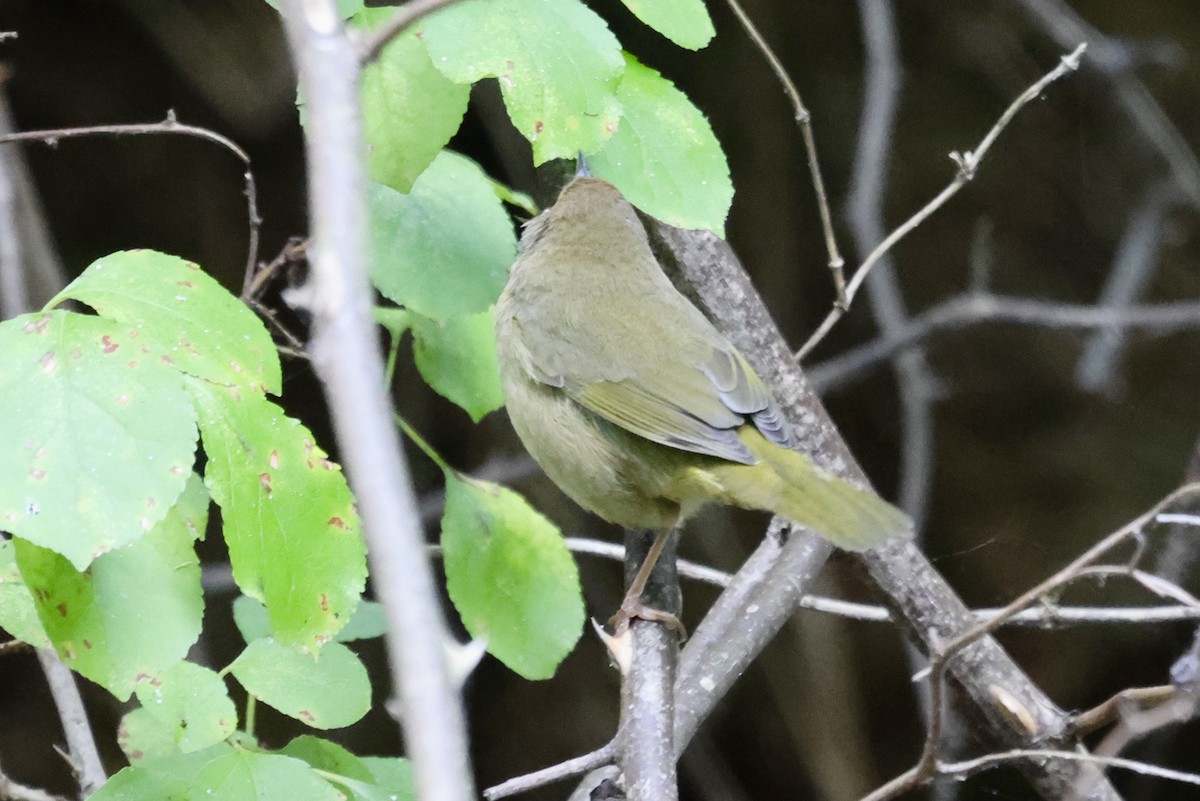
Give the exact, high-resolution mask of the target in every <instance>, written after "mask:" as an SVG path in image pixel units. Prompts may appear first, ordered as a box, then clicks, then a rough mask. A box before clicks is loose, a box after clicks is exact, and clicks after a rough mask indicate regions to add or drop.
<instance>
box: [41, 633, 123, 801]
mask: <svg viewBox="0 0 1200 801" xmlns="http://www.w3.org/2000/svg"><path fill="white" fill-rule="evenodd" d="M37 655H38V662H40V663H41V665H42V672H43V673H45V674H46V681H47V683H48V684H49V685H50V694H51V695H52V696H53V697H54V705H55V706H56V707H58V717H59V720H61V721H62V728H63V735H65V736H66V738H67V748H68V749H69V751H70V756H71V765H72V767H73V768H74V769H75V773H76V778H77V779H78V781H79V790H80V792H81V793H82V794H83V796H84V797H87V796H89V795H91V794H92V793H94V792H95V791H96V790H98V789H100V787H102V786H103V785H104V782H105V781H107V780H108V776H107V774H105V772H104V763H103V762H101V761H100V752H99V751H98V750H97V749H96V738H95V737H94V736H92V726H91V724H90V723H88V716H87V709H86V708H85V707H84V705H83V697H82V696H81V695H80V694H79V687H78V686H77V685H76V684H75V676H74V674H72V673H71V669H70V668H69V667H67V666H66V665H65V664H63V662H62V660H61V659H59V658H58V654H57V653H55V651H54V650H53V649H51V648H39V649H37Z"/></svg>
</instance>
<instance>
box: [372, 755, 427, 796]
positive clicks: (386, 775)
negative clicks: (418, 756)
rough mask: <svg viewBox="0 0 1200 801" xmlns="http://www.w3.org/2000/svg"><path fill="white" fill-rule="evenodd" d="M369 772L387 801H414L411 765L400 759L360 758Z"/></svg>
mask: <svg viewBox="0 0 1200 801" xmlns="http://www.w3.org/2000/svg"><path fill="white" fill-rule="evenodd" d="M362 762H363V764H364V765H366V766H367V769H368V770H369V771H371V775H372V776H373V777H374V779H375V786H376V787H378V788H380V789H381V790H383V792H384V794H385V798H386V799H388V801H416V799H417V791H416V789H415V786H414V784H413V775H412V763H411V762H409V761H408V760H407V759H402V758H400V757H362Z"/></svg>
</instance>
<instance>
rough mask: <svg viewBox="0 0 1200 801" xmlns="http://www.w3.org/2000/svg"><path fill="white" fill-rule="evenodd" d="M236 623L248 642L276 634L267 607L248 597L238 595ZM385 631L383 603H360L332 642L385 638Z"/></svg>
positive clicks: (234, 615)
mask: <svg viewBox="0 0 1200 801" xmlns="http://www.w3.org/2000/svg"><path fill="white" fill-rule="evenodd" d="M233 621H234V623H236V624H237V627H238V631H239V632H241V635H242V638H243V639H244V640H245V641H246V642H251V641H253V640H257V639H259V638H260V637H271V636H273V635H274V634H275V632H274V631H273V630H272V629H271V620H270V618H269V617H267V608H266V607H265V606H263V605H262V604H260V603H259V602H258V601H256V600H254V599H253V598H251V597H249V596H246V595H239V596H238V597H237V599H236V600H235V601H234V602H233ZM386 631H387V621H386V620H385V619H384V616H383V604H380V603H378V602H376V601H359V604H358V607H357V608H355V610H354V614H353V615H351V616H350V622H348V623H347V624H346V627H345V628H343V629H342V630H341V631H339V632H338V633H337V634H335V635H334V636H333V639H334V641H335V642H352V641H354V640H369V639H372V638H375V637H382V636H383V635H384V633H385V632H386Z"/></svg>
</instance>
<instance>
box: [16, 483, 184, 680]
mask: <svg viewBox="0 0 1200 801" xmlns="http://www.w3.org/2000/svg"><path fill="white" fill-rule="evenodd" d="M191 475H192V479H191V480H190V481H189V482H188V485H187V488H186V489H185V490H184V492H183V494H182V495H180V496H179V501H178V502H177V503H176V504H175V506H173V507H172V508H171V509H170V511H169V514H168V515H167V517H166V518H165V519H164V520H163V521H162V522H160V523H159V524H158V525H156V526H155V527H154V528H152V529H151V530H150V531H148V532H147V533H146V535H145V536H144V537H142V538H141V539H140V540H138V541H137V542H135V543H133V544H131V545H126V546H125V547H123V548H119V549H117V550H115V551H111V552H110V553H106V554H104V555H103V556H101V557H100V558H98V559H97V560H96V561H95V562H93V563H92V565H91V567H90V568H88V570H87V571H86V572H83V573H81V572H78V571H77V570H75V568H74V567H73V566H72V565H71V563H70V562H68V561H67V560H66V559H65V558H64V557H62V556H60V555H59V554H57V553H55V552H54V551H50V550H48V549H46V548H41V547H39V546H37V545H34V544H33V543H30V542H26V541H25V540H21V539H18V540H16V541H15V544H16V553H17V564H18V565H19V566H20V568H21V575H22V576H23V577H24V579H25V583H26V584H27V585H28V586H29V589H30V590H31V591H32V593H33V596H34V600H35V603H36V604H37V609H38V614H39V616H40V618H41V621H42V625H43V626H45V629H46V633H47V634H48V635H49V636H50V639H51V640H53V642H54V644H55V646H56V647H57V649H58V652H59V654H61V655H62V657H63V660H64V661H65V662H66V663H67V664H68V665H70V666H71V667H72V668H74V669H75V670H76V671H78V672H79V673H80V674H82V675H83V676H86V677H87V678H89V679H91V680H92V681H94V682H96V683H97V684H100V685H102V686H104V687H105V688H107V689H108V690H109V692H111V693H112V694H113V695H115V696H117V697H118V698H120V699H122V700H124V699H126V698H128V697H129V694H130V693H131V692H132V691H133V689H134V685H135V684H136V683H137V682H139V681H143V680H152V679H153V678H154V677H156V676H157V675H158V674H159V673H160V672H161V671H164V670H166V669H167V668H169V667H171V666H172V665H174V664H176V663H177V662H179V661H180V660H181V659H183V658H184V656H186V655H187V652H188V649H189V648H190V647H191V646H192V644H193V643H194V642H196V639H197V638H198V637H199V636H200V625H201V617H202V615H203V612H204V600H203V597H202V593H201V588H200V564H199V560H198V559H197V558H196V553H195V550H194V549H193V546H192V543H193V541H194V540H195V539H196V538H197V537H200V536H202V535H203V533H204V526H205V523H206V520H207V515H208V494H207V493H206V492H205V491H204V485H203V483H202V482H201V481H200V479H199V477H198V476H196V475H195V474H191Z"/></svg>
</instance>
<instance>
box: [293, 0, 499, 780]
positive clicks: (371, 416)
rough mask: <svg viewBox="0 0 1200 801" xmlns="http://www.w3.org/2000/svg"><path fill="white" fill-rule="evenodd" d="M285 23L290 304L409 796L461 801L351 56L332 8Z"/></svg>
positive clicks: (458, 732)
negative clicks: (382, 663)
mask: <svg viewBox="0 0 1200 801" xmlns="http://www.w3.org/2000/svg"><path fill="white" fill-rule="evenodd" d="M284 21H285V23H286V29H287V34H288V41H289V44H290V46H291V49H292V52H293V58H294V59H295V61H296V64H297V67H298V72H299V74H300V85H301V87H303V91H304V98H305V103H306V106H307V111H308V120H307V125H306V127H305V138H306V145H307V152H308V162H309V182H308V186H309V203H310V210H309V213H310V215H311V220H312V236H313V242H312V247H311V248H310V250H309V253H310V262H311V264H312V277H311V279H310V284H309V285H308V286H306V287H304V288H303V289H301V290H299V291H298V292H297V295H298V297H297V298H296V300H297V301H299V302H303V303H304V304H305V305H307V306H308V308H309V309H310V310H311V311H312V313H313V339H312V346H311V350H312V357H313V359H312V361H313V367H314V369H315V370H316V372H317V375H318V377H319V378H320V379H321V383H322V386H323V387H324V390H325V396H326V399H327V401H328V403H329V407H330V410H331V411H332V414H333V423H334V428H335V430H336V432H337V436H338V441H339V444H340V445H341V447H342V453H343V454H344V457H345V462H346V470H347V474H348V476H349V479H350V484H351V486H352V487H353V489H354V492H355V497H356V498H357V501H358V505H359V510H360V512H361V514H362V521H363V530H364V533H365V535H366V538H367V546H368V553H369V557H370V561H371V576H372V579H373V584H374V587H375V591H376V593H377V595H378V597H379V599H380V601H382V602H383V604H384V607H385V610H386V617H387V622H388V659H389V666H390V668H391V673H392V679H393V683H394V686H395V690H396V692H398V694H399V700H400V716H401V720H402V722H403V725H404V731H405V735H406V737H405V741H406V743H407V746H408V752H409V756H410V758H411V759H412V761H413V769H414V773H415V777H416V784H417V792H418V796H419V797H420V798H421V799H422V801H468V799H471V798H474V797H475V791H474V787H473V781H472V776H471V768H470V762H469V760H468V754H467V736H466V725H465V721H464V716H463V710H462V705H461V701H460V699H459V697H458V687H457V686H456V685H455V682H454V680H453V679H452V678H451V675H450V669H449V665H448V664H447V658H446V652H445V649H446V645H447V644H448V643H449V642H450V639H449V634H448V633H447V631H446V627H445V624H444V622H443V620H442V616H441V612H440V610H439V609H438V604H437V601H436V594H435V589H434V581H433V575H432V573H431V571H430V568H429V564H428V561H427V559H426V555H425V548H424V535H423V532H422V530H421V525H420V516H419V514H418V512H417V504H416V499H415V497H414V494H413V490H412V484H411V481H410V478H409V473H408V465H407V463H406V462H405V459H404V453H403V451H402V450H401V447H400V440H399V436H398V434H397V432H396V428H395V425H394V423H393V412H392V408H391V403H390V399H389V398H388V396H387V393H386V390H385V382H384V370H383V360H382V354H381V353H380V351H379V343H378V338H377V336H376V332H375V327H374V324H373V322H372V318H371V307H370V284H369V282H368V278H367V260H366V257H367V240H366V233H367V232H366V224H365V220H366V216H367V215H366V175H365V169H364V166H363V155H364V153H365V147H364V143H363V136H362V120H361V114H360V110H359V97H358V78H359V66H358V65H359V54H358V52H357V51H356V49H355V47H354V46H353V45H352V43H351V41H350V39H349V37H348V36H347V35H346V32H345V30H344V29H343V27H342V23H341V19H340V16H339V15H338V12H337V9H336V7H335V5H334V3H333V2H332V0H326V1H325V2H319V1H318V0H310V1H309V2H304V1H302V0H288V2H286V3H285V4H284Z"/></svg>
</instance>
